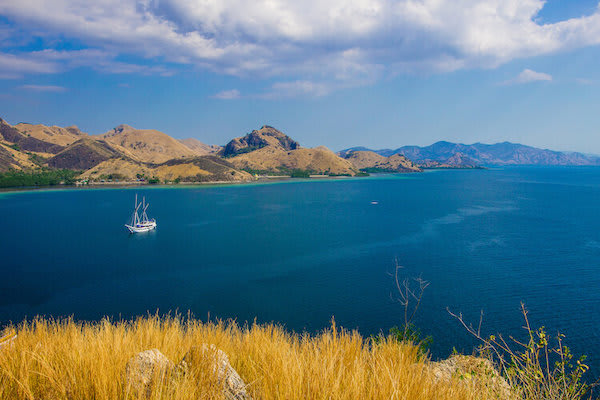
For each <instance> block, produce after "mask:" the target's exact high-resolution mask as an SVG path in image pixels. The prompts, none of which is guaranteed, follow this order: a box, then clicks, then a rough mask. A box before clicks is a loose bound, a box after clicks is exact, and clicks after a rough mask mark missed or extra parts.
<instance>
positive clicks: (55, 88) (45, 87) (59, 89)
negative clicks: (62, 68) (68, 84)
mask: <svg viewBox="0 0 600 400" xmlns="http://www.w3.org/2000/svg"><path fill="white" fill-rule="evenodd" d="M19 87H20V88H21V89H26V90H33V91H35V92H65V91H66V90H67V88H65V87H63V86H53V85H21V86H19Z"/></svg>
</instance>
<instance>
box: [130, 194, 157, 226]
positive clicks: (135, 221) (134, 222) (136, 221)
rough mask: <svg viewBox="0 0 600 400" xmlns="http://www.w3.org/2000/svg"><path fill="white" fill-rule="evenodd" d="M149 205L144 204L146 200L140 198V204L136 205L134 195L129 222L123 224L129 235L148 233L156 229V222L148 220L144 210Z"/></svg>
mask: <svg viewBox="0 0 600 400" xmlns="http://www.w3.org/2000/svg"><path fill="white" fill-rule="evenodd" d="M149 205H150V204H146V198H145V197H142V202H141V203H138V201H137V194H136V195H135V209H134V211H133V214H132V215H131V221H130V222H129V224H125V227H126V228H127V229H128V230H129V233H141V232H148V231H151V230H152V229H155V228H156V220H155V219H154V218H153V219H150V218H148V215H147V214H146V210H147V209H148V206H149ZM140 207H141V209H142V212H141V216H140V213H139V210H140Z"/></svg>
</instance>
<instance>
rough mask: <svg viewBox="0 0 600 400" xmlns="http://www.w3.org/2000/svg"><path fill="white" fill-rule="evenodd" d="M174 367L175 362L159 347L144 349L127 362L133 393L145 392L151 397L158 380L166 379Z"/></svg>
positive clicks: (126, 369) (129, 384) (127, 375)
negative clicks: (158, 348)
mask: <svg viewBox="0 0 600 400" xmlns="http://www.w3.org/2000/svg"><path fill="white" fill-rule="evenodd" d="M174 368H175V365H174V364H173V362H172V361H171V360H169V359H168V358H167V357H166V356H165V355H164V354H163V353H161V352H160V351H158V350H157V349H151V350H146V351H142V352H140V353H138V354H136V355H135V356H133V357H132V358H131V359H130V360H129V361H128V362H127V366H126V368H125V378H126V382H127V386H128V388H129V389H130V390H131V391H132V392H133V393H143V394H144V395H145V396H147V397H149V396H150V394H151V391H152V386H153V385H155V384H156V383H157V380H165V377H168V376H170V375H171V374H172V372H173V371H174Z"/></svg>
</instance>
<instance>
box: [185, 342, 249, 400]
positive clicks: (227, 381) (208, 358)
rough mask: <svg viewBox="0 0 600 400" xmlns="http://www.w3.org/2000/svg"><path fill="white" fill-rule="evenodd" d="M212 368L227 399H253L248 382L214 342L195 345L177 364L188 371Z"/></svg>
mask: <svg viewBox="0 0 600 400" xmlns="http://www.w3.org/2000/svg"><path fill="white" fill-rule="evenodd" d="M207 367H208V368H210V369H212V371H211V373H214V374H216V376H217V379H218V382H219V384H220V385H221V386H222V388H223V395H224V396H225V398H226V399H227V400H251V399H252V397H251V396H250V395H249V394H248V392H247V391H246V384H245V383H244V381H243V380H242V378H241V377H240V375H239V374H238V373H237V371H236V370H235V369H233V367H232V366H231V364H230V363H229V357H227V354H225V352H223V351H222V350H220V349H218V348H217V347H216V346H215V345H214V344H211V345H207V344H203V345H201V346H194V347H192V348H191V349H190V351H188V352H187V353H186V355H185V356H184V357H183V360H181V362H180V363H179V364H178V365H177V370H178V371H183V372H184V373H187V372H189V371H192V372H193V371H194V370H195V369H198V368H207Z"/></svg>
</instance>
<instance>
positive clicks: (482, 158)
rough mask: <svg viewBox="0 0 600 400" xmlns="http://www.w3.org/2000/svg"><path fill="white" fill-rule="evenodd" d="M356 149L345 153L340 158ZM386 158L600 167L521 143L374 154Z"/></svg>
mask: <svg viewBox="0 0 600 400" xmlns="http://www.w3.org/2000/svg"><path fill="white" fill-rule="evenodd" d="M349 151H352V149H346V150H342V151H341V152H340V154H345V153H348V152H349ZM372 151H374V152H375V153H377V154H380V155H383V156H390V155H392V154H402V155H404V156H406V157H407V158H409V159H410V160H412V161H414V162H417V163H419V162H428V163H430V162H433V161H435V162H439V163H445V162H446V161H447V160H449V159H451V158H452V157H454V156H455V155H456V154H460V155H461V157H463V158H464V157H468V158H469V159H470V161H472V162H473V163H475V164H477V165H600V156H594V155H587V154H583V153H576V152H560V151H553V150H546V149H539V148H536V147H531V146H525V145H522V144H518V143H510V142H503V143H496V144H483V143H475V144H470V145H466V144H461V143H451V142H445V141H440V142H436V143H434V144H432V145H430V146H425V147H420V146H403V147H399V148H397V149H395V150H390V149H383V150H372Z"/></svg>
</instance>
